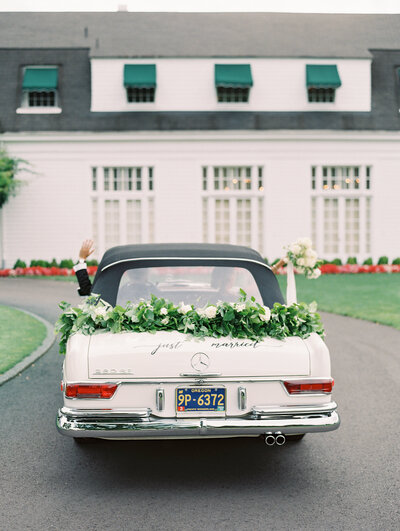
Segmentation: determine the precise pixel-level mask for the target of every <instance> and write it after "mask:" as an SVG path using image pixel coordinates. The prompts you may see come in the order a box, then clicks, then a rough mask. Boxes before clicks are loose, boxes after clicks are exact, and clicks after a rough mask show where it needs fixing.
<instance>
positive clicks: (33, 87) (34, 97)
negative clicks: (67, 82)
mask: <svg viewBox="0 0 400 531" xmlns="http://www.w3.org/2000/svg"><path fill="white" fill-rule="evenodd" d="M21 107H23V108H35V107H40V108H42V107H58V68H57V67H53V66H40V67H36V66H29V67H26V68H25V69H24V74H23V80H22V102H21Z"/></svg>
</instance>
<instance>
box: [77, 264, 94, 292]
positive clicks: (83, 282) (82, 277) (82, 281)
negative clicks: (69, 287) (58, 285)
mask: <svg viewBox="0 0 400 531" xmlns="http://www.w3.org/2000/svg"><path fill="white" fill-rule="evenodd" d="M75 275H76V278H77V279H78V282H79V288H78V293H79V295H81V296H84V295H90V293H91V291H92V283H91V282H90V278H89V275H88V272H87V269H80V270H79V271H75Z"/></svg>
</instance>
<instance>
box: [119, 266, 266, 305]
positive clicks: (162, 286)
mask: <svg viewBox="0 0 400 531" xmlns="http://www.w3.org/2000/svg"><path fill="white" fill-rule="evenodd" d="M240 289H242V290H243V291H245V292H246V293H247V295H248V297H254V298H255V299H256V301H257V302H259V303H260V304H262V297H261V295H260V291H259V289H258V286H257V283H256V281H255V279H254V277H253V275H252V274H251V272H250V271H249V270H248V269H245V268H243V267H222V266H182V265H180V266H168V267H146V268H135V269H128V270H127V271H125V272H124V273H123V275H122V276H121V280H120V283H119V287H118V294H117V301H116V303H117V304H120V305H122V306H125V304H126V303H127V302H128V301H130V302H132V303H137V302H139V301H140V299H149V298H150V297H151V295H155V296H156V297H163V298H165V299H168V300H170V301H172V302H173V303H174V304H179V303H181V302H183V303H184V304H193V305H194V306H195V307H202V306H205V305H206V304H215V303H217V302H218V301H223V302H236V301H237V300H238V298H239V296H240Z"/></svg>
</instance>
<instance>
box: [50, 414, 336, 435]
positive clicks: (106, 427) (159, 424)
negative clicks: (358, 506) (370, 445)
mask: <svg viewBox="0 0 400 531" xmlns="http://www.w3.org/2000/svg"><path fill="white" fill-rule="evenodd" d="M56 425H57V429H58V431H59V432H60V433H62V434H63V435H67V436H69V437H99V438H107V439H112V438H118V439H121V438H122V439H123V438H126V439H136V438H150V439H164V438H168V437H174V438H180V437H181V438H186V437H195V438H196V437H197V438H202V437H237V436H257V435H262V434H265V433H267V432H276V431H280V432H281V433H283V434H284V435H290V434H299V433H308V432H323V431H332V430H336V429H337V428H338V427H339V425H340V419H339V415H338V414H337V413H336V411H333V412H320V414H319V415H316V414H315V413H311V414H310V412H304V411H303V414H298V415H296V416H294V415H287V416H286V417H283V418H273V417H270V418H262V419H255V418H237V417H236V418H233V417H228V418H217V417H214V418H211V417H202V418H167V419H162V418H160V417H155V416H150V417H146V418H130V419H127V418H123V417H122V418H121V417H120V416H115V415H114V416H111V415H110V417H108V416H107V415H104V414H103V413H101V414H99V412H97V415H96V417H92V418H90V417H89V416H87V417H85V416H82V415H80V416H76V415H71V414H70V412H69V411H68V410H67V408H62V409H60V410H59V411H58V415H57V420H56Z"/></svg>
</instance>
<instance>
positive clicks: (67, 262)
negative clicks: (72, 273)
mask: <svg viewBox="0 0 400 531" xmlns="http://www.w3.org/2000/svg"><path fill="white" fill-rule="evenodd" d="M60 267H61V268H64V267H66V268H68V269H72V268H73V267H74V262H73V260H71V259H70V258H64V259H63V260H61V262H60Z"/></svg>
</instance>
